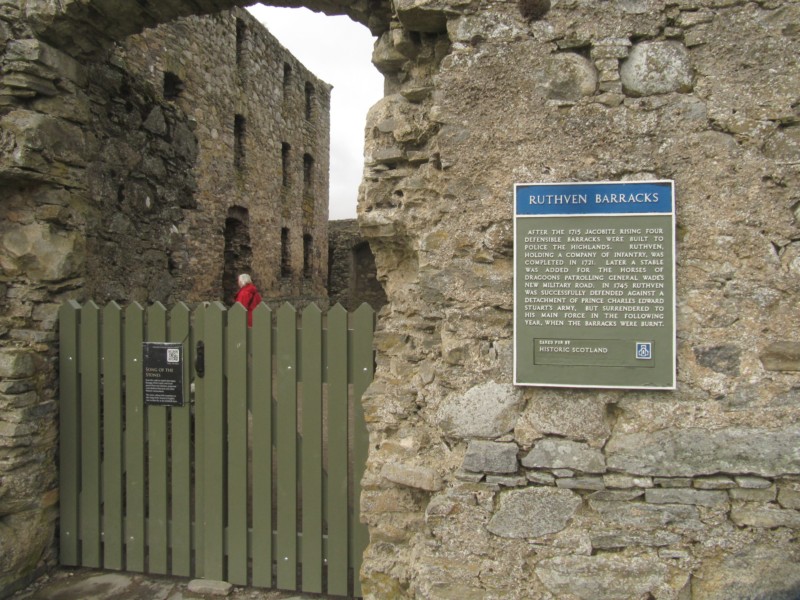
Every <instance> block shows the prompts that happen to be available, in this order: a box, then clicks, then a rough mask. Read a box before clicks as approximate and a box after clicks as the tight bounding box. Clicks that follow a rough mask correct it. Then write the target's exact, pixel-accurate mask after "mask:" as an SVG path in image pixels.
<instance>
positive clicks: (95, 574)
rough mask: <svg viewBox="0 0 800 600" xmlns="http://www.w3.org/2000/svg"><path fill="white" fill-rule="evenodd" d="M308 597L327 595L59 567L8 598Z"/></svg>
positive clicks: (236, 599) (262, 599)
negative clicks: (299, 593)
mask: <svg viewBox="0 0 800 600" xmlns="http://www.w3.org/2000/svg"><path fill="white" fill-rule="evenodd" d="M216 598H228V599H230V600H312V599H317V600H320V599H326V598H331V597H329V596H321V595H310V594H304V595H298V594H297V593H296V592H281V591H276V590H262V589H255V588H241V587H235V586H231V585H230V584H227V583H224V582H206V581H202V580H190V579H183V578H177V577H167V576H153V575H141V574H134V573H120V572H116V571H113V572H111V571H95V570H90V569H77V570H66V569H62V570H59V571H56V572H54V573H51V574H49V575H45V576H43V577H41V578H39V579H38V580H37V581H35V582H34V583H33V584H31V585H30V586H29V587H28V588H26V589H25V590H22V591H20V592H17V593H16V594H15V595H13V596H11V597H10V599H9V600H200V599H204V600H209V599H216Z"/></svg>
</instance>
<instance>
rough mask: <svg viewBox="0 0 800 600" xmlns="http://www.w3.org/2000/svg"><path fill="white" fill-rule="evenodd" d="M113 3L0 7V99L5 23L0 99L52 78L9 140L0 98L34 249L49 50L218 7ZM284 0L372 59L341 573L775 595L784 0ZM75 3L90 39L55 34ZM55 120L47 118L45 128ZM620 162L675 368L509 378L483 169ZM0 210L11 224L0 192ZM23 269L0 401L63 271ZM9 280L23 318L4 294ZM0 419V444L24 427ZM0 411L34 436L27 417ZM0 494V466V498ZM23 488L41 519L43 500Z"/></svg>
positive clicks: (62, 105)
mask: <svg viewBox="0 0 800 600" xmlns="http://www.w3.org/2000/svg"><path fill="white" fill-rule="evenodd" d="M88 4H94V5H96V6H97V11H96V12H91V11H86V10H85V9H86V6H87V5H88ZM119 4H120V5H124V6H121V7H120V9H119V10H120V12H119V14H118V19H115V18H114V16H113V15H108V14H106V11H104V10H103V8H102V7H103V6H104V5H105V3H101V2H97V3H91V2H78V1H65V2H61V3H58V4H54V3H49V2H26V3H25V13H24V15H23V14H22V13H21V12H19V11H20V8H19V6H18V5H16V4H15V3H14V2H11V3H9V2H5V3H3V4H0V19H2V21H0V22H2V23H3V25H2V26H1V27H0V40H5V41H2V42H0V48H3V50H4V54H3V61H4V62H3V65H4V70H3V88H2V92H0V99H2V100H1V101H2V106H3V109H2V113H0V115H1V117H0V118H3V119H6V118H7V117H8V115H9V114H10V112H11V109H8V108H7V107H8V106H9V103H8V102H9V101H8V97H9V93H8V90H9V89H10V88H14V87H15V81H18V80H15V77H16V75H14V76H12V74H11V71H10V70H9V69H8V61H9V56H10V55H12V53H14V52H19V50H18V48H19V46H18V45H17V43H16V41H10V40H20V39H23V38H25V39H28V38H31V36H30V35H29V34H28V33H26V32H25V28H26V27H27V26H30V27H31V28H32V29H33V30H34V31H35V32H36V34H37V35H38V36H39V37H40V38H41V39H43V40H45V41H47V42H48V44H49V45H48V46H43V45H41V44H40V43H32V45H33V46H34V48H36V49H38V50H36V55H35V56H34V59H32V60H34V62H35V63H36V68H35V69H34V68H31V69H28V70H27V71H25V72H27V73H29V74H34V75H36V76H37V77H40V78H41V79H44V80H45V81H40V80H39V79H36V80H34V82H33V83H29V84H26V86H23V88H16V89H25V90H27V91H26V94H27V96H26V98H27V99H25V100H24V101H23V100H19V101H18V100H13V101H12V105H13V106H19V105H20V104H23V103H24V105H25V106H26V107H30V106H32V103H38V102H41V101H42V100H45V99H46V98H48V97H49V96H47V94H48V93H50V94H53V88H52V87H50V86H48V85H47V81H48V77H47V76H42V74H43V73H44V74H45V75H46V73H47V70H46V68H45V67H47V68H51V69H54V70H55V71H56V72H57V73H59V77H58V78H57V79H58V81H57V82H56V81H55V78H50V79H49V81H50V83H51V84H52V86H55V87H56V93H55V94H53V96H58V101H57V102H50V103H49V104H46V103H45V104H42V105H40V106H42V108H41V109H40V110H38V111H37V115H28V116H29V117H34V116H35V117H36V118H35V119H33V120H31V121H30V122H31V123H33V124H34V127H25V128H21V129H19V131H17V132H16V133H13V134H12V135H9V134H8V133H7V131H9V130H8V129H7V128H6V126H5V122H4V127H3V138H2V141H0V150H1V151H2V152H1V153H0V173H2V179H3V181H9V180H12V181H14V182H15V183H14V187H13V188H11V189H13V190H15V192H14V193H16V194H18V195H20V196H19V197H20V200H19V202H26V203H29V204H30V205H31V206H36V210H37V211H39V212H40V214H47V215H51V216H50V218H51V219H53V217H52V215H53V214H55V215H58V217H57V219H58V223H59V224H58V227H54V225H53V223H54V221H52V220H51V221H48V223H50V227H49V228H46V227H40V229H41V231H42V233H41V236H52V237H54V238H55V239H57V241H58V243H59V244H63V247H64V248H65V249H66V251H65V252H63V253H59V254H58V255H59V256H61V255H62V254H63V255H64V256H65V257H66V259H65V262H67V263H70V260H71V257H72V256H74V255H75V253H74V252H71V251H70V250H69V249H70V248H72V247H73V246H75V247H80V245H81V244H84V243H86V242H85V238H84V237H83V236H81V235H80V234H79V232H80V231H82V229H81V228H85V230H86V231H89V230H90V227H89V225H85V226H84V225H83V224H82V223H81V222H80V218H75V219H73V218H70V217H69V215H70V214H72V213H71V211H73V206H74V205H75V204H80V203H81V202H88V199H87V198H86V196H85V195H82V194H80V193H76V192H75V191H74V189H76V188H74V187H69V189H67V186H65V185H64V184H62V183H61V182H74V181H77V179H79V178H77V179H76V178H75V172H76V169H77V171H78V172H80V169H82V168H83V167H82V161H85V158H84V153H83V152H82V151H80V146H79V143H84V141H85V140H84V138H82V137H81V136H79V135H75V134H76V131H75V129H74V128H72V127H71V126H70V125H71V123H72V122H73V121H75V119H73V118H70V119H66V120H65V119H64V118H63V117H62V116H60V115H62V114H63V112H64V111H66V110H72V109H73V108H74V104H70V103H69V102H65V100H64V99H65V98H70V96H68V95H66V94H64V91H65V90H64V88H68V87H70V86H72V87H73V88H74V87H76V84H75V83H73V82H74V81H75V80H76V77H77V78H80V73H81V72H82V71H81V68H79V67H74V65H73V63H72V62H70V60H69V56H82V55H85V54H87V53H88V54H91V53H92V52H97V51H99V50H101V49H102V48H104V47H107V46H106V44H107V43H108V42H109V40H112V41H113V40H114V39H119V40H121V39H123V38H124V37H125V36H126V35H129V34H130V33H134V32H136V31H139V30H141V28H142V27H144V26H146V25H148V24H153V23H157V22H159V21H161V20H164V21H166V20H168V19H171V18H174V17H175V16H177V15H178V14H180V15H187V14H190V13H191V12H193V11H195V10H201V11H204V12H213V11H214V9H215V8H216V9H217V10H219V9H223V8H230V7H231V6H233V5H236V4H242V3H241V2H235V1H233V0H232V1H230V2H224V1H222V0H218V1H216V2H211V1H210V0H208V1H203V0H197V1H195V2H192V3H186V2H183V1H182V0H173V1H170V2H162V3H159V6H160V7H161V8H160V10H161V11H162V12H161V13H157V12H154V10H155V9H154V8H153V7H152V6H151V5H152V3H146V4H141V3H138V2H133V1H131V2H121V3H119ZM307 5H308V6H310V7H311V8H319V9H323V10H326V11H328V12H331V13H336V12H342V13H347V12H350V13H351V14H354V15H355V13H356V12H357V11H356V9H355V8H354V7H356V6H359V7H362V9H361V10H362V12H359V13H358V14H357V15H356V18H358V19H360V20H361V22H362V23H368V24H369V26H370V29H371V30H372V31H373V32H374V33H379V34H381V35H380V38H379V41H378V43H377V44H376V48H375V53H374V55H373V60H374V63H375V64H376V66H377V67H378V68H379V69H380V70H381V71H382V72H383V73H384V75H385V76H386V97H385V98H384V99H383V100H382V101H381V102H380V103H378V105H376V106H375V107H374V108H373V109H372V111H371V112H370V115H369V117H368V123H367V139H366V155H367V168H366V170H365V178H364V182H363V185H362V192H361V197H360V199H359V223H360V226H361V231H362V233H363V234H364V235H365V237H366V239H367V241H368V242H369V244H370V247H371V249H372V251H373V252H374V254H375V258H376V264H377V271H378V278H379V279H380V280H381V282H382V283H383V284H384V288H385V290H386V294H387V297H388V300H389V303H388V304H387V305H386V306H385V307H384V309H383V310H382V312H381V320H380V324H379V329H380V331H379V332H378V336H377V340H376V347H377V351H378V358H377V362H378V369H377V374H376V379H375V382H374V383H373V385H372V386H371V387H370V389H369V391H368V394H367V397H366V399H365V409H366V416H367V419H368V423H369V427H370V431H371V440H370V441H371V443H370V455H369V459H368V465H367V473H366V476H365V479H364V484H365V491H364V493H363V497H362V511H363V514H362V517H363V518H364V519H365V520H366V521H367V523H368V524H369V527H370V546H369V548H368V549H367V552H366V555H365V562H364V566H363V569H362V581H363V586H364V589H365V592H366V596H367V597H369V598H375V599H377V598H381V599H383V598H404V597H406V598H414V597H418V598H428V599H447V598H450V599H452V598H459V599H461V600H469V599H478V598H481V599H485V598H503V599H513V598H534V599H536V598H541V599H545V598H586V599H589V598H591V599H602V598H658V599H670V598H673V599H681V600H684V599H687V598H695V599H701V598H702V599H703V600H706V599H709V598H710V599H714V598H746V597H772V598H791V597H795V596H797V595H798V589H800V568H798V566H797V565H798V564H799V563H798V554H799V553H800V552H799V550H800V546H798V543H797V541H796V540H797V532H798V529H800V502H798V494H799V493H800V457H799V456H798V453H797V450H796V439H797V434H798V426H797V422H798V416H799V415H798V412H800V411H799V410H798V387H797V371H798V370H800V358H799V357H800V350H799V349H798V348H799V347H798V342H797V336H796V335H795V334H794V332H795V331H797V330H798V325H799V323H798V319H800V317H799V316H798V312H797V302H796V296H797V293H798V274H799V273H798V264H800V263H798V244H797V240H798V239H800V234H799V233H798V229H797V206H798V201H799V200H800V197H799V196H798V192H797V189H798V188H799V187H800V186H799V185H798V184H799V183H800V166H799V165H800V152H799V151H798V132H800V126H799V125H800V114H798V98H797V89H798V81H800V72H798V71H799V70H800V67H798V64H797V60H796V52H795V51H794V47H795V46H796V42H797V38H798V35H800V30H798V27H797V23H798V22H800V5H798V4H797V3H796V2H792V1H790V0H769V1H758V2H755V1H753V2H749V1H746V0H674V1H672V0H671V1H668V2H667V1H662V0H609V1H607V2H603V3H598V2H596V1H594V0H552V1H548V0H521V1H520V2H519V3H516V2H477V3H465V2H461V1H460V0H432V1H415V0H396V1H395V2H393V6H392V8H393V10H392V11H388V10H387V5H386V4H384V3H374V4H368V5H366V6H367V7H368V8H367V9H365V11H364V9H363V6H365V5H364V4H355V3H353V4H352V5H351V4H350V3H346V4H343V5H342V6H341V8H337V7H335V6H332V5H329V4H327V3H321V2H320V3H317V2H314V1H313V0H312V1H309V2H308V3H307ZM123 9H124V10H123ZM126 11H129V12H126ZM390 14H391V15H393V16H391V17H389V15H390ZM123 15H124V17H125V18H123ZM23 16H24V17H25V19H23V18H22V17H23ZM92 27H93V28H95V29H97V30H98V31H101V32H103V33H102V35H98V36H97V39H95V38H92V37H91V36H86V35H84V34H85V32H86V31H87V30H91V29H92ZM26 36H27V38H26ZM87 40H89V41H87ZM94 41H96V44H97V47H94V48H92V47H89V46H92V43H93V42H94ZM55 47H57V48H60V49H61V50H62V51H63V52H59V51H56V50H55V49H54V48H55ZM43 49H44V50H43ZM48 65H49V66H48ZM17 72H18V71H17ZM31 72H32V73H31ZM15 73H16V72H15ZM9 77H10V78H11V79H9ZM34 85H35V87H33V86H34ZM78 87H79V84H78ZM14 98H18V96H15V97H14ZM6 122H7V121H6ZM78 122H80V121H78ZM62 134H63V135H66V136H69V135H74V138H70V139H74V143H71V144H61V143H57V140H60V139H62ZM20 140H21V141H20ZM25 140H28V141H25ZM76 148H78V150H77V151H76ZM15 149H16V150H15ZM39 157H41V160H39ZM22 159H25V161H27V162H25V163H24V164H25V165H29V167H28V166H26V168H24V169H23V168H21V166H20V162H19V161H21V160H22ZM15 161H16V162H15ZM20 176H24V180H23V181H19V180H18V179H19V178H20ZM649 178H657V179H672V180H674V181H675V185H676V192H677V240H676V253H677V269H676V270H677V285H678V288H677V305H678V306H677V338H678V339H677V352H678V374H677V379H678V386H677V389H676V390H675V391H659V392H647V391H633V390H631V391H625V390H569V389H547V388H516V387H514V386H513V385H512V384H511V381H512V356H511V355H512V343H513V342H512V339H513V331H512V283H513V281H512V279H513V275H512V273H513V265H512V260H513V237H512V229H513V227H512V187H513V184H514V183H516V182H526V183H527V182H557V181H591V180H623V179H649ZM52 182H58V183H57V185H56V186H52ZM48 186H50V187H48ZM56 188H58V190H61V188H64V191H60V192H59V193H60V195H59V194H57V193H56V192H55V191H54V190H56ZM43 189H44V190H45V192H46V193H45V192H43V191H42V190H43ZM79 212H81V211H79ZM81 214H82V212H81ZM5 223H6V224H5V225H4V226H5V227H8V228H9V229H8V230H7V231H12V230H13V231H16V229H18V228H19V229H22V228H23V227H24V224H25V223H24V221H20V216H19V215H18V213H17V212H16V211H12V212H10V213H7V214H6V221H5ZM9 223H14V224H15V225H14V227H12V226H11V225H9ZM70 228H72V229H70ZM31 231H32V230H31ZM76 232H77V233H76ZM33 245H34V246H35V245H36V244H35V243H34V244H33ZM61 262H62V263H63V262H64V261H61ZM37 264H38V265H41V264H43V263H42V262H41V261H40V262H39V263H37V262H36V261H35V260H33V259H30V260H26V261H21V262H20V270H19V276H18V280H19V281H22V280H23V279H24V280H25V282H26V286H22V287H20V286H18V285H14V284H13V282H12V284H11V285H9V284H7V283H5V284H4V285H6V286H7V287H6V296H7V298H27V299H28V300H25V301H23V302H13V303H9V306H13V307H14V310H18V311H22V312H24V313H25V317H24V319H23V320H24V322H25V323H29V324H31V325H30V326H29V327H27V329H26V328H23V327H15V328H14V329H13V330H15V331H27V332H28V333H24V334H23V333H19V334H17V333H15V334H14V335H15V336H17V337H16V338H14V339H16V340H17V345H18V346H19V347H20V349H19V350H13V351H12V350H10V349H8V348H6V350H5V352H6V356H8V353H10V354H11V355H12V356H11V357H10V358H9V361H10V362H12V363H14V364H17V361H18V366H17V367H14V368H13V369H10V370H9V371H7V372H9V373H11V375H9V376H8V378H7V379H3V381H2V382H0V383H2V385H4V386H7V387H6V388H5V389H6V391H5V392H4V394H5V398H7V399H6V400H3V402H5V403H6V404H5V405H4V406H9V404H8V403H9V402H23V403H24V402H25V400H24V399H23V398H20V397H19V396H21V395H23V394H25V393H26V392H25V390H28V389H36V390H37V395H36V398H37V399H39V402H41V403H42V404H43V407H42V409H41V410H45V411H46V410H47V398H52V397H53V395H52V392H51V391H49V390H47V389H43V388H42V386H43V385H44V384H45V383H46V381H47V380H46V379H38V378H40V377H44V376H45V375H43V373H46V371H42V370H40V369H38V366H37V368H36V369H32V368H30V367H25V366H24V365H25V364H26V362H27V361H28V359H30V360H32V361H33V360H35V361H41V357H42V356H47V352H48V351H49V350H48V349H52V346H51V344H50V343H49V342H48V339H47V336H48V334H49V333H48V332H51V331H52V329H49V328H48V327H51V326H52V318H50V319H49V320H48V315H51V314H52V312H51V311H48V310H44V309H39V308H38V307H39V306H40V305H42V304H44V305H48V304H49V303H52V302H54V301H56V300H57V299H58V298H59V294H63V293H64V290H65V289H66V288H68V287H69V286H77V287H78V288H80V289H82V285H83V284H82V283H81V282H80V281H78V280H77V279H75V277H72V276H70V277H65V276H62V277H61V278H60V279H58V280H55V281H49V280H43V279H37V280H36V281H37V282H42V281H47V282H46V283H36V284H35V285H28V284H27V282H28V277H29V276H28V275H26V270H27V269H29V268H30V269H31V271H32V272H36V266H37ZM4 268H5V267H4ZM81 268H82V267H81V266H80V265H78V264H75V265H70V264H67V265H66V266H64V267H63V269H65V270H66V272H68V273H70V274H71V273H80V272H82V271H81ZM39 277H42V276H41V275H40V276H39ZM34 297H35V298H37V300H36V301H35V303H32V304H29V306H30V307H31V313H30V315H28V314H27V313H26V312H25V311H26V310H27V309H26V308H18V307H20V306H23V305H24V304H25V302H26V301H27V302H29V303H30V302H33V300H32V298H34ZM7 302H8V300H7ZM34 304H35V306H36V308H34ZM37 319H39V320H37ZM11 331H12V329H11V328H7V333H6V334H5V335H6V339H11V337H10V336H11ZM31 332H35V334H34V333H31ZM36 336H41V338H40V339H42V342H41V344H42V353H41V354H40V353H38V352H35V351H33V350H32V349H33V348H37V346H36V345H35V344H36V342H35V341H34V340H33V339H32V338H33V337H36ZM11 345H12V344H10V343H9V344H6V346H11ZM18 354H20V355H21V356H19V357H18V356H17V355H18ZM26 356H27V358H25V357H26ZM9 386H10V388H9ZM37 386H38V387H37ZM45 388H46V385H45ZM9 389H13V390H16V391H14V392H13V393H12V392H11V391H9ZM8 398H11V400H8ZM37 406H38V405H37ZM4 410H8V409H7V408H6V409H4ZM15 410H16V409H15ZM15 419H16V421H19V422H21V423H25V424H26V425H27V424H28V423H31V422H35V421H31V420H30V419H29V418H28V417H27V416H25V415H23V414H21V413H15V414H14V416H13V418H4V422H6V423H14V422H15ZM12 427H13V428H15V431H18V432H19V433H18V434H17V435H16V438H17V439H22V438H23V437H24V436H26V435H28V434H27V433H23V431H24V429H25V428H24V427H17V426H16V425H13V426H12ZM30 429H31V436H30V443H31V444H34V445H36V444H38V445H39V446H40V447H42V448H43V451H42V452H40V453H39V454H40V455H41V457H42V461H44V462H47V461H49V455H48V454H47V450H46V448H47V445H46V441H47V439H48V436H49V435H52V433H51V432H50V431H49V430H48V429H47V428H46V427H45V428H41V429H39V430H37V429H36V427H35V426H30ZM4 439H9V438H8V437H6V438H4ZM26 443H28V442H27V440H26V441H24V442H19V444H18V446H17V447H18V448H21V447H23V444H26ZM5 447H6V446H4V448H5ZM3 481H4V484H3V485H7V484H5V481H7V479H4V480H3ZM36 489H38V490H52V489H53V488H52V485H51V483H47V482H45V484H44V485H42V486H38V487H37V488H36ZM8 497H9V492H2V491H0V502H6V503H7V502H8V500H4V499H5V498H8ZM34 505H35V507H36V511H37V512H36V513H35V514H37V515H47V514H50V515H51V514H52V513H47V512H46V509H45V508H44V507H46V506H48V505H49V506H52V495H48V494H46V493H42V494H41V496H39V497H38V498H37V500H36V501H35V503H34ZM0 518H3V519H4V521H3V526H6V523H7V522H9V521H8V519H7V517H5V516H3V515H0ZM43 518H44V520H47V519H48V518H52V517H51V516H50V517H47V516H45V517H43ZM47 535H50V536H51V535H52V532H50V533H49V534H48V533H47V530H46V533H45V535H44V537H47ZM23 562H24V561H23ZM29 563H30V558H28V559H27V562H25V563H24V564H26V565H27V564H29ZM21 564H23V563H22V562H19V561H17V562H15V563H13V566H14V568H21V567H20V565H21ZM3 566H5V565H3ZM0 572H3V573H4V572H6V571H5V570H0Z"/></svg>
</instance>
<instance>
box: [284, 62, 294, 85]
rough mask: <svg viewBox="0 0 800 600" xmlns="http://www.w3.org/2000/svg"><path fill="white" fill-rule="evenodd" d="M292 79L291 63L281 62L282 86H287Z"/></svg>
mask: <svg viewBox="0 0 800 600" xmlns="http://www.w3.org/2000/svg"><path fill="white" fill-rule="evenodd" d="M291 81H292V65H290V64H289V63H283V87H284V88H287V87H289V83H290V82H291Z"/></svg>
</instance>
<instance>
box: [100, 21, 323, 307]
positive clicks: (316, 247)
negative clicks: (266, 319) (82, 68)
mask: <svg viewBox="0 0 800 600" xmlns="http://www.w3.org/2000/svg"><path fill="white" fill-rule="evenodd" d="M114 59H116V60H119V62H120V64H121V65H123V66H124V68H125V70H126V72H128V73H130V74H131V76H132V77H134V78H136V79H137V80H139V81H141V82H143V83H146V86H147V88H148V89H149V90H151V91H152V92H153V93H154V96H155V99H156V101H157V102H158V103H159V104H166V105H167V106H169V107H174V108H175V109H177V110H178V111H179V112H180V113H182V114H185V115H186V117H187V118H188V122H189V125H190V128H191V129H192V132H193V134H194V136H195V137H196V138H197V164H196V165H195V167H194V169H193V172H194V175H195V178H196V179H195V186H196V187H195V189H194V190H187V192H188V193H187V194H186V196H185V197H184V199H185V200H186V201H187V202H189V203H190V204H191V206H189V207H182V208H188V210H184V216H185V218H184V219H183V221H182V223H175V224H174V225H175V227H174V228H173V229H171V231H170V233H169V236H170V237H171V240H172V241H171V242H170V243H171V244H172V247H170V248H169V263H170V265H169V272H170V274H171V275H172V277H173V278H174V279H175V280H176V281H175V288H176V289H175V292H176V293H174V294H173V296H174V297H176V298H180V297H185V298H186V299H187V300H188V301H190V302H191V301H198V300H205V299H209V298H213V299H222V300H225V301H226V302H227V303H230V302H231V300H232V297H233V296H234V295H235V292H236V289H237V287H236V276H237V275H238V274H239V273H242V272H249V273H252V275H253V279H254V281H255V283H256V284H257V285H258V286H259V287H260V288H261V289H262V291H263V295H264V296H265V297H266V298H267V299H268V300H272V301H280V300H286V299H297V298H305V299H307V300H317V301H319V300H320V299H323V298H324V297H325V284H326V281H325V279H326V270H327V230H326V227H327V221H328V164H329V146H330V142H329V139H330V123H329V116H330V91H331V88H330V86H329V85H328V84H326V83H324V82H323V81H321V80H320V79H318V78H317V77H315V76H314V75H313V74H312V73H310V72H309V71H308V70H307V69H306V68H305V67H303V65H302V64H301V63H300V62H299V61H298V60H297V59H295V58H294V57H293V56H292V55H291V54H290V53H289V52H288V51H287V50H286V49H285V48H283V47H282V46H281V45H280V44H279V43H278V41H277V40H276V39H275V38H274V37H273V36H272V35H270V33H269V32H268V31H266V30H265V28H264V27H263V26H262V25H261V24H260V23H259V22H258V21H256V20H255V19H254V18H253V17H252V16H251V15H250V14H249V13H248V12H246V11H244V10H234V11H225V12H222V13H218V14H216V15H211V16H208V17H189V18H185V19H180V20H179V21H177V22H175V23H171V24H168V25H164V26H160V27H157V28H155V29H149V30H146V31H145V32H143V33H141V34H139V35H134V36H130V37H128V38H126V39H125V40H124V43H122V44H121V45H120V46H119V47H118V48H117V50H116V51H115V53H114ZM123 97H124V95H123ZM161 110H162V109H161V107H160V106H158V107H154V108H153V111H152V112H151V113H150V114H148V115H146V116H145V117H144V122H143V124H142V126H143V128H144V129H146V130H148V131H151V132H153V133H155V134H157V135H158V134H164V133H167V135H168V132H166V131H165V129H164V122H163V121H164V119H163V116H162V112H161ZM123 143H124V142H123ZM146 161H149V162H146V164H145V165H143V167H144V168H147V169H150V170H151V171H149V172H147V173H146V174H147V175H148V176H150V177H157V176H159V175H161V174H162V172H163V171H162V169H161V165H160V164H158V159H157V158H148V159H146ZM152 163H155V164H152ZM108 168H114V169H115V171H116V175H113V176H112V179H114V178H116V179H117V181H119V185H120V194H121V195H123V196H125V194H126V193H127V189H126V187H125V186H126V185H127V184H126V183H125V182H122V181H121V177H122V175H121V173H120V171H121V170H122V169H120V168H119V166H118V165H114V166H113V167H108ZM115 183H116V182H115ZM130 186H131V187H132V188H133V189H132V191H131V192H130V193H131V195H134V196H137V199H138V200H141V198H138V197H139V196H142V195H144V196H155V195H157V192H155V193H154V192H153V190H151V189H149V188H147V186H146V184H145V189H144V190H142V189H141V187H140V181H137V179H136V178H135V179H134V180H133V181H132V182H131V184H130ZM177 200H178V204H179V205H180V202H181V198H178V199H177ZM180 244H183V246H182V247H180V246H179V245H180ZM176 246H177V247H176ZM119 251H122V252H125V248H124V247H122V248H119Z"/></svg>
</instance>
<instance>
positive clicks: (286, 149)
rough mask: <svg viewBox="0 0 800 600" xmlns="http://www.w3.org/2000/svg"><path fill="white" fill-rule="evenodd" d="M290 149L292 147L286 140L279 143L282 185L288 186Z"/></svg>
mask: <svg viewBox="0 0 800 600" xmlns="http://www.w3.org/2000/svg"><path fill="white" fill-rule="evenodd" d="M291 150H292V147H291V146H290V145H289V144H287V143H286V142H283V143H282V144H281V168H282V169H283V171H282V177H283V185H284V187H288V186H289V154H290V152H291Z"/></svg>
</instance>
